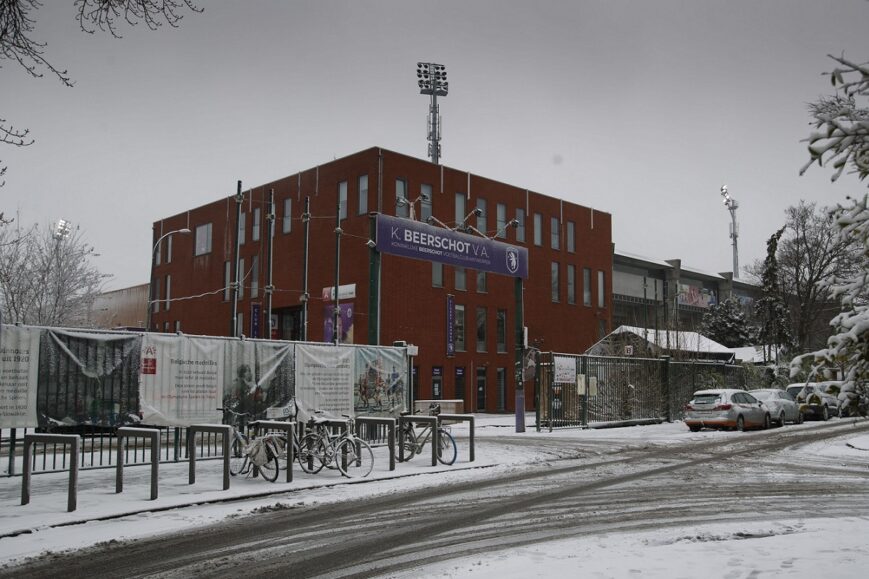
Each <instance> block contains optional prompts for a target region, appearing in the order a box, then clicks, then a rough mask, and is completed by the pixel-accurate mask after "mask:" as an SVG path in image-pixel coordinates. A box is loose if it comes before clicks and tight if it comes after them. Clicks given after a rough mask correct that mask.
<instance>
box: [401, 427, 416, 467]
mask: <svg viewBox="0 0 869 579" xmlns="http://www.w3.org/2000/svg"><path fill="white" fill-rule="evenodd" d="M399 444H401V446H402V448H403V449H404V460H405V461H408V460H410V459H412V458H413V455H414V453H415V452H416V439H415V438H414V436H413V430H411V429H409V428H408V429H407V430H405V431H403V432H402V433H401V441H400V442H399Z"/></svg>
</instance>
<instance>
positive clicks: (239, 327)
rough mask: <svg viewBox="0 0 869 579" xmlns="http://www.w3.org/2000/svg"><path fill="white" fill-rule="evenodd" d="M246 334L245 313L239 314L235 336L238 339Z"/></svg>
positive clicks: (237, 315) (236, 317)
mask: <svg viewBox="0 0 869 579" xmlns="http://www.w3.org/2000/svg"><path fill="white" fill-rule="evenodd" d="M243 333H244V313H243V312H238V313H237V314H236V315H235V336H234V337H236V338H238V337H239V336H241V335H242V334H243Z"/></svg>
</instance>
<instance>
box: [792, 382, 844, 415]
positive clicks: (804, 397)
mask: <svg viewBox="0 0 869 579" xmlns="http://www.w3.org/2000/svg"><path fill="white" fill-rule="evenodd" d="M838 384H841V383H840V382H806V383H802V382H800V383H797V384H790V385H789V386H788V387H787V389H786V390H787V391H788V394H790V395H791V396H793V397H794V399H795V400H796V401H797V404H799V405H800V411H801V412H802V413H803V416H805V417H806V418H808V417H812V418H815V419H817V420H828V419H829V418H830V417H831V416H839V399H838V398H836V397H835V396H833V395H832V394H828V393H827V388H829V387H830V386H834V385H838Z"/></svg>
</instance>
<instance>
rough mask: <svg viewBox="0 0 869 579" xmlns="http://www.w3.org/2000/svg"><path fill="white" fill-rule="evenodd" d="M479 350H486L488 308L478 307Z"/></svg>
mask: <svg viewBox="0 0 869 579" xmlns="http://www.w3.org/2000/svg"><path fill="white" fill-rule="evenodd" d="M477 351H478V352H486V351H487V350H486V308H477Z"/></svg>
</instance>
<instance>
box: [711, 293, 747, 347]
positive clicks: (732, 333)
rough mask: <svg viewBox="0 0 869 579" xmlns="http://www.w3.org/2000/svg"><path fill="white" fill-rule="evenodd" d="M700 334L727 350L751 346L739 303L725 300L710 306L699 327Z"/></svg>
mask: <svg viewBox="0 0 869 579" xmlns="http://www.w3.org/2000/svg"><path fill="white" fill-rule="evenodd" d="M700 331H701V333H702V334H703V335H704V336H706V337H708V338H710V339H712V340H715V341H716V342H718V343H719V344H722V345H724V346H727V347H728V348H739V347H741V346H748V345H750V344H751V333H750V332H749V328H748V322H747V321H746V319H745V314H744V313H743V312H742V308H741V306H740V305H739V303H738V302H737V301H736V300H734V299H727V300H724V301H723V302H721V303H720V304H716V305H714V306H711V307H710V308H709V309H708V310H707V312H706V313H705V314H703V320H702V321H701V325H700Z"/></svg>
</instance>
